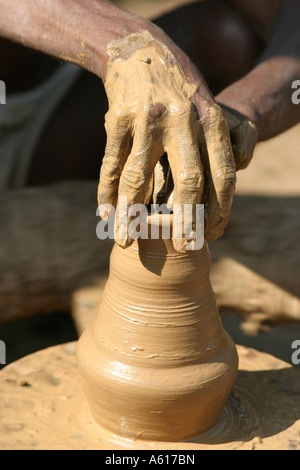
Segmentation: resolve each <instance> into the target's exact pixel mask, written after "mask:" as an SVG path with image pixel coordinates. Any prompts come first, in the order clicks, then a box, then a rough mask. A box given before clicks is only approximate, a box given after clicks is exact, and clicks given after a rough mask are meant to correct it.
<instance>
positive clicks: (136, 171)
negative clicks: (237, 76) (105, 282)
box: [98, 31, 235, 250]
mask: <svg viewBox="0 0 300 470" xmlns="http://www.w3.org/2000/svg"><path fill="white" fill-rule="evenodd" d="M108 52H109V54H110V57H111V58H110V61H109V63H108V66H107V75H106V80H105V89H106V92H107V96H108V101H109V111H108V113H107V115H106V132H107V146H106V151H105V156H104V158H103V164H102V168H101V173H100V183H99V191H98V202H99V204H100V205H104V204H111V205H113V206H114V207H116V206H117V204H118V198H120V196H126V197H127V205H128V207H130V206H131V205H133V204H136V203H141V204H147V203H148V202H149V198H150V196H151V192H152V175H153V170H154V167H155V165H156V163H157V162H158V160H159V159H160V157H161V156H162V155H163V154H164V153H165V152H166V153H167V155H168V160H169V164H170V167H171V171H172V175H173V180H174V196H173V204H175V203H177V204H181V205H182V204H188V203H189V204H193V205H195V204H196V203H198V204H200V203H205V207H206V210H205V217H206V222H205V238H206V239H207V240H214V239H216V238H217V237H219V236H220V235H222V233H223V231H224V228H225V226H226V225H227V223H228V219H229V214H230V209H231V203H232V199H233V195H234V189H235V162H234V157H233V153H232V148H231V142H230V136H229V131H228V127H227V124H226V120H225V118H224V115H223V112H222V110H221V108H220V107H219V106H218V105H217V104H216V103H215V101H214V100H213V98H212V97H211V95H210V93H209V92H208V90H207V88H206V86H205V84H204V82H203V80H202V78H201V77H200V76H199V74H197V79H196V80H195V81H194V80H190V79H188V78H187V76H186V74H185V73H184V72H183V71H182V68H181V67H180V66H179V65H178V61H177V60H176V59H175V57H174V55H173V54H172V53H171V52H170V50H169V49H168V48H167V47H166V46H165V45H164V44H162V43H161V42H159V41H157V40H155V39H154V38H153V37H152V36H151V35H150V34H149V33H147V32H145V31H144V32H139V33H136V34H132V35H131V36H129V37H127V38H125V39H121V40H118V41H116V42H115V43H113V44H112V45H111V47H110V48H109V50H108ZM197 81H198V83H197ZM199 82H201V83H200V86H199ZM194 83H195V84H194ZM203 90H205V93H203ZM102 214H103V213H102ZM117 216H118V210H117ZM128 222H130V220H128ZM116 241H117V242H118V243H119V244H120V245H122V246H124V247H125V246H128V245H129V244H130V243H131V242H132V241H133V240H132V239H131V238H130V236H129V235H128V236H127V238H126V239H123V240H122V239H120V237H119V232H118V218H117V232H116ZM185 243H186V241H185V240H184V239H183V240H175V241H174V245H175V248H176V249H178V250H184V245H185Z"/></svg>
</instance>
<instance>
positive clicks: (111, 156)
mask: <svg viewBox="0 0 300 470" xmlns="http://www.w3.org/2000/svg"><path fill="white" fill-rule="evenodd" d="M128 124H129V123H128V120H126V119H125V117H122V116H120V115H119V114H117V113H112V112H111V111H109V112H108V113H107V115H106V120H105V128H106V134H107V141H106V148H105V155H104V157H103V161H102V166H101V170H100V179H99V186H98V204H99V205H101V206H104V205H105V204H111V205H112V206H114V207H116V205H117V199H118V186H119V180H120V175H121V172H122V170H123V168H124V165H125V163H126V160H127V158H128V155H129V153H130V150H131V145H132V137H131V131H130V129H129V128H128Z"/></svg>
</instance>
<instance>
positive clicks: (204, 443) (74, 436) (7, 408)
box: [0, 342, 300, 450]
mask: <svg viewBox="0 0 300 470" xmlns="http://www.w3.org/2000/svg"><path fill="white" fill-rule="evenodd" d="M76 344H77V343H76V342H73V343H67V344H64V345H59V346H54V347H51V348H48V349H44V350H41V351H39V352H37V353H34V354H31V355H29V356H26V357H24V358H22V359H20V360H18V361H16V362H14V363H12V364H10V365H9V366H7V367H5V368H4V369H3V370H2V371H1V372H0V394H1V422H0V449H50V450H54V449H61V450H64V449H71V450H72V449H76V450H80V449H105V450H109V449H112V450H117V449H132V450H137V449H151V450H155V449H159V450H164V449H166V450H168V449H169V450H202V449H209V450H213V449H228V450H230V449H241V450H248V449H262V450H266V449H273V448H274V449H298V450H299V449H300V437H299V436H300V400H299V396H300V380H299V379H300V371H299V369H297V368H295V367H292V366H291V365H290V364H287V363H285V362H283V361H281V360H279V359H277V358H275V357H273V356H270V355H268V354H265V353H261V352H258V351H256V350H254V349H251V348H245V347H243V346H237V349H238V354H239V360H240V365H239V373H238V377H237V380H236V383H235V385H234V387H233V390H232V392H231V395H230V397H229V399H228V400H227V403H226V406H225V409H224V412H223V415H222V418H221V420H220V421H219V423H218V424H217V425H216V426H215V427H214V428H213V429H211V430H210V431H209V432H207V433H205V434H202V435H201V436H197V437H194V438H191V439H189V440H186V441H181V442H171V443H170V442H150V441H142V440H132V439H127V438H122V437H118V436H116V435H113V434H112V433H111V432H110V431H107V430H104V429H102V428H101V427H100V426H99V425H97V424H96V423H95V422H94V421H93V419H92V417H91V415H90V412H89V408H88V405H87V403H86V399H85V396H84V394H83V391H82V389H81V384H80V378H79V373H78V370H77V363H76V357H75V350H76Z"/></svg>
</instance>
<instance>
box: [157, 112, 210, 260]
mask: <svg viewBox="0 0 300 470" xmlns="http://www.w3.org/2000/svg"><path fill="white" fill-rule="evenodd" d="M176 124H177V125H176V126H173V127H172V132H170V133H169V135H168V140H167V142H166V144H165V151H166V152H167V154H168V159H169V162H170V167H171V171H172V175H173V180H174V191H173V198H172V199H173V201H172V203H173V212H174V233H173V244H174V248H175V249H176V250H177V251H179V252H184V251H185V249H186V246H187V242H188V241H190V240H191V239H192V238H193V233H194V232H195V224H196V204H200V203H201V200H202V195H203V187H204V175H203V167H202V163H201V159H200V152H199V143H198V136H199V127H200V126H199V122H198V121H197V120H196V119H195V116H194V114H193V113H189V114H188V115H186V116H182V118H181V120H180V122H177V123H176ZM180 217H181V220H180Z"/></svg>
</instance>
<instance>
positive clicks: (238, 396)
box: [185, 368, 300, 446]
mask: <svg viewBox="0 0 300 470" xmlns="http://www.w3.org/2000/svg"><path fill="white" fill-rule="evenodd" d="M299 378H300V375H299V376H298V375H297V374H295V369H294V368H283V369H279V370H260V371H246V370H240V371H239V373H238V376H237V379H236V383H235V385H234V387H233V389H232V391H231V394H230V396H229V398H228V400H227V403H226V406H225V409H224V411H223V415H222V417H221V419H220V421H219V423H217V424H216V425H215V426H214V428H212V429H211V430H210V431H208V432H207V433H204V434H202V435H199V436H196V437H194V438H190V439H188V440H186V441H185V442H193V443H198V444H199V443H202V444H212V445H215V444H225V443H230V442H236V441H237V442H242V441H244V442H249V441H251V440H252V439H256V441H257V442H258V441H262V440H263V439H264V438H267V437H270V436H276V435H279V434H280V433H281V432H282V431H284V430H285V429H288V428H289V427H290V426H292V425H293V424H294V423H295V422H296V421H297V420H299V418H300V399H299V398H300V387H299ZM278 439H279V437H278ZM253 445H254V444H253ZM291 446H292V443H291Z"/></svg>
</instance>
